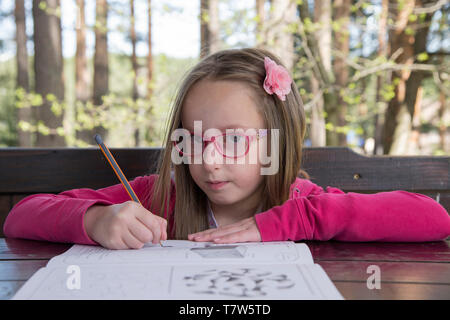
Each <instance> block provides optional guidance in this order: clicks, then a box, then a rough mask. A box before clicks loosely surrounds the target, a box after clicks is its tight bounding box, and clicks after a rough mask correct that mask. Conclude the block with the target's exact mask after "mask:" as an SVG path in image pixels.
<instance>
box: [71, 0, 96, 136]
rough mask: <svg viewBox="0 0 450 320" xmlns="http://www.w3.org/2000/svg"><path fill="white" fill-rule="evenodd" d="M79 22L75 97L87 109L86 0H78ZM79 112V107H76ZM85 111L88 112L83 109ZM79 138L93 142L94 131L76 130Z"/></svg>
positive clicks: (88, 94) (77, 28) (77, 25)
mask: <svg viewBox="0 0 450 320" xmlns="http://www.w3.org/2000/svg"><path fill="white" fill-rule="evenodd" d="M77 9H78V10H77V13H78V14H77V23H76V37H77V49H76V52H75V99H76V101H77V102H80V103H81V107H82V108H83V109H86V108H85V106H86V103H87V102H88V100H89V97H90V93H89V73H88V70H87V58H86V20H85V4H84V0H77ZM75 112H76V113H78V112H79V110H78V108H75ZM83 112H87V111H86V110H83ZM76 137H77V139H80V140H83V141H85V142H87V143H91V144H92V131H91V130H85V129H81V130H79V131H76Z"/></svg>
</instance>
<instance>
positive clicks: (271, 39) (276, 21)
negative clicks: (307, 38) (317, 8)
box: [267, 0, 297, 72]
mask: <svg viewBox="0 0 450 320" xmlns="http://www.w3.org/2000/svg"><path fill="white" fill-rule="evenodd" d="M296 10H297V7H296V2H295V1H291V0H272V1H271V10H270V12H271V13H272V14H271V17H270V22H269V24H270V25H271V28H270V30H268V32H267V36H268V39H267V44H268V46H269V48H270V49H271V50H272V51H273V53H274V54H275V55H277V56H278V57H279V58H280V59H281V61H282V62H283V64H284V65H285V66H286V68H287V69H288V70H289V71H290V72H292V70H293V66H294V59H295V56H294V35H293V34H292V32H289V31H286V30H285V28H286V27H287V26H288V25H289V24H291V23H294V22H296V20H297V11H296Z"/></svg>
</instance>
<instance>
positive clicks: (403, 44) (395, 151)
mask: <svg viewBox="0 0 450 320" xmlns="http://www.w3.org/2000/svg"><path fill="white" fill-rule="evenodd" d="M425 3H430V2H429V1H426V2H424V1H416V2H415V1H414V0H408V1H405V2H404V4H403V6H402V7H401V10H397V6H393V7H392V10H393V11H394V12H393V13H394V16H395V17H396V19H395V21H396V28H395V29H394V30H393V31H392V32H390V34H389V42H390V47H391V51H392V53H395V52H396V51H397V50H399V49H401V50H402V53H401V54H400V55H399V57H398V59H397V60H396V62H397V63H400V64H405V65H411V64H413V63H414V62H415V61H414V57H415V56H416V55H417V54H419V53H422V52H425V51H426V40H427V35H428V30H429V22H430V21H431V18H432V14H433V13H427V14H426V15H425V19H424V22H425V23H423V26H422V27H421V28H419V29H418V30H417V32H416V34H415V35H413V34H411V33H408V32H407V31H406V29H407V27H408V25H409V24H410V23H411V21H409V16H410V14H411V12H412V11H413V9H414V6H415V5H416V6H417V7H423V5H424V4H425ZM413 23H414V24H416V22H413ZM392 78H393V79H392V81H395V82H397V86H396V88H395V97H394V98H393V99H392V100H391V101H389V104H388V108H387V110H386V116H385V126H384V128H383V147H384V150H383V151H384V153H385V154H392V155H399V154H404V153H405V152H406V153H407V152H408V151H407V149H405V145H404V143H407V142H408V141H410V140H409V135H410V134H411V130H412V120H413V117H414V110H415V108H416V99H417V92H418V90H419V87H420V85H421V83H422V79H423V78H424V73H423V72H420V71H417V72H411V71H410V70H400V71H395V72H393V74H392ZM403 109H404V110H403ZM400 121H405V122H406V123H404V124H403V123H400ZM395 139H399V141H395Z"/></svg>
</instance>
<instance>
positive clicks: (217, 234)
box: [194, 225, 245, 241]
mask: <svg viewBox="0 0 450 320" xmlns="http://www.w3.org/2000/svg"><path fill="white" fill-rule="evenodd" d="M243 229H245V227H243V226H240V225H235V226H233V227H231V228H223V229H219V228H218V229H215V230H213V231H212V232H209V233H205V234H199V235H197V236H195V237H194V241H212V240H214V239H216V238H221V237H223V236H225V235H228V234H232V233H236V232H239V231H241V230H243Z"/></svg>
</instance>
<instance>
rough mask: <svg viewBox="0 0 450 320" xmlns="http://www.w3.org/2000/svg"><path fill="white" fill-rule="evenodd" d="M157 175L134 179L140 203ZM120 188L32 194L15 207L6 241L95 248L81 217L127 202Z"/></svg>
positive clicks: (9, 220) (6, 226)
mask: <svg viewBox="0 0 450 320" xmlns="http://www.w3.org/2000/svg"><path fill="white" fill-rule="evenodd" d="M155 176H156V175H150V176H144V177H137V178H135V179H134V180H133V181H131V182H130V185H131V187H132V188H133V190H134V191H135V193H136V195H137V196H138V198H139V199H140V201H141V202H142V199H144V196H145V195H146V193H148V192H149V191H148V190H149V189H150V186H151V184H152V183H153V182H154V180H155V179H154V178H155ZM129 200H130V197H129V195H128V194H127V192H126V191H125V188H124V187H123V186H122V184H120V183H119V184H116V185H113V186H110V187H107V188H103V189H98V190H92V189H87V188H82V189H73V190H69V191H64V192H61V193H59V194H56V195H55V194H35V195H31V196H28V197H26V198H24V199H23V200H21V201H20V202H19V203H17V204H16V205H15V206H14V207H13V209H12V210H11V211H10V212H9V214H8V216H7V218H6V221H5V223H4V226H3V233H4V234H5V236H7V237H13V238H25V239H31V240H47V241H53V242H69V243H78V244H96V242H94V241H92V239H90V238H89V236H88V235H87V233H86V230H85V227H84V215H85V213H86V211H87V210H88V209H89V208H90V207H91V206H93V205H112V204H118V203H123V202H125V201H129Z"/></svg>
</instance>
